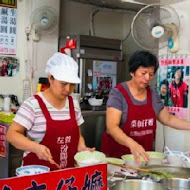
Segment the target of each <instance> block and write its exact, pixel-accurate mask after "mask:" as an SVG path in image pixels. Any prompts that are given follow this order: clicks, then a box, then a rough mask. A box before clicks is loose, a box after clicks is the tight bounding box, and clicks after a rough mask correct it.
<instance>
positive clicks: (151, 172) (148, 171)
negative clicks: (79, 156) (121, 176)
mask: <svg viewBox="0 0 190 190" xmlns="http://www.w3.org/2000/svg"><path fill="white" fill-rule="evenodd" d="M107 163H108V164H111V165H115V166H119V167H121V168H126V169H132V170H136V171H140V172H144V173H148V174H156V175H160V176H164V177H166V178H168V177H169V176H168V174H166V173H163V172H160V171H154V170H150V169H145V168H137V167H134V166H128V165H123V164H116V163H112V162H107Z"/></svg>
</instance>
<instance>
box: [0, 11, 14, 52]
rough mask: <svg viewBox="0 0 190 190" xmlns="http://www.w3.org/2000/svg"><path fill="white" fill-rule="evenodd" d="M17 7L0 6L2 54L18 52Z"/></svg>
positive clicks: (0, 49)
mask: <svg viewBox="0 0 190 190" xmlns="http://www.w3.org/2000/svg"><path fill="white" fill-rule="evenodd" d="M16 11H17V9H16V8H9V7H0V54H6V55H15V54H16V24H17V12H16Z"/></svg>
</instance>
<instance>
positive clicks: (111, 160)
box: [106, 157, 125, 174]
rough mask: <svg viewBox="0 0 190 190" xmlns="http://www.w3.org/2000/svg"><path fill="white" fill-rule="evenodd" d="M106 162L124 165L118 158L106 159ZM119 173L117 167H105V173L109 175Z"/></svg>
mask: <svg viewBox="0 0 190 190" xmlns="http://www.w3.org/2000/svg"><path fill="white" fill-rule="evenodd" d="M106 161H107V162H111V163H114V164H125V161H124V160H122V159H119V158H113V157H107V158H106ZM120 171H121V167H119V166H114V165H112V164H108V165H107V172H108V173H109V174H113V173H115V172H120Z"/></svg>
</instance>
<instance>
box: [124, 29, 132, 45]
mask: <svg viewBox="0 0 190 190" xmlns="http://www.w3.org/2000/svg"><path fill="white" fill-rule="evenodd" d="M130 34H131V27H130V30H129V32H128V34H127V35H126V37H125V38H124V39H123V40H122V43H124V42H125V41H126V40H127V38H128V37H129V35H130Z"/></svg>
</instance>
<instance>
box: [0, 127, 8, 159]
mask: <svg viewBox="0 0 190 190" xmlns="http://www.w3.org/2000/svg"><path fill="white" fill-rule="evenodd" d="M6 130H7V127H6V126H4V125H0V157H6V140H5V134H6Z"/></svg>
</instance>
